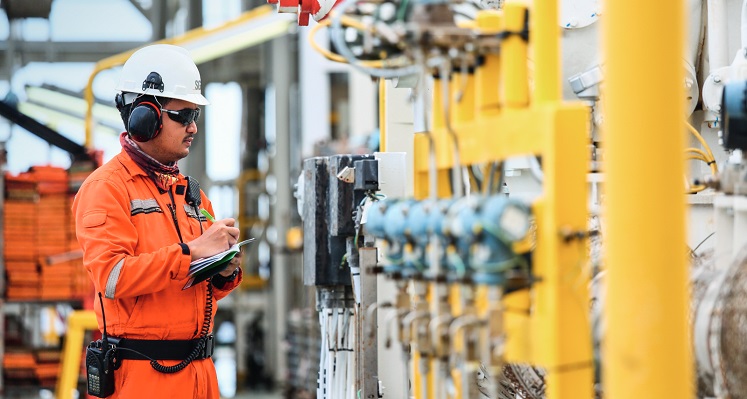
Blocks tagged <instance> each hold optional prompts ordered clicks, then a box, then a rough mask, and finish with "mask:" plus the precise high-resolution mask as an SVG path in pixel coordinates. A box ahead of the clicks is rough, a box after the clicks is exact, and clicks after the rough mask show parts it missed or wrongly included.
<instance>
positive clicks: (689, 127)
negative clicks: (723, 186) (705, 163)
mask: <svg viewBox="0 0 747 399" xmlns="http://www.w3.org/2000/svg"><path fill="white" fill-rule="evenodd" d="M685 127H687V130H689V131H690V133H692V135H693V136H695V138H696V139H697V140H698V142H700V145H701V146H703V148H704V149H705V152H706V154H708V159H709V160H710V161H712V162H713V163H712V164H710V163H709V165H712V167H711V170H712V171H714V172H713V174H714V175H715V174H717V173H718V166H717V165H716V158H715V157H714V156H713V152H712V151H711V147H710V146H708V143H707V142H706V141H705V140H704V139H703V136H702V135H701V134H700V132H698V130H697V129H695V128H694V127H693V125H691V124H690V122H688V121H685Z"/></svg>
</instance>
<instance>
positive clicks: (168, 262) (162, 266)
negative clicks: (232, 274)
mask: <svg viewBox="0 0 747 399" xmlns="http://www.w3.org/2000/svg"><path fill="white" fill-rule="evenodd" d="M73 208H74V211H75V220H76V234H77V236H78V242H79V243H80V245H81V247H82V248H83V254H84V255H83V263H84V265H85V266H86V268H87V269H88V272H89V273H90V275H91V277H92V278H93V282H94V286H95V288H96V290H97V292H102V293H104V292H105V293H106V295H107V297H108V298H111V299H114V298H118V299H121V298H129V297H135V296H139V295H145V294H150V293H154V292H158V291H161V290H164V289H166V288H167V287H168V285H169V284H171V283H172V281H171V280H183V279H185V278H186V276H187V273H188V271H189V263H190V261H191V257H190V255H185V254H183V253H182V249H181V246H180V245H179V243H178V242H174V244H173V245H168V246H165V247H161V248H158V249H156V250H155V251H152V252H144V253H139V254H137V255H136V248H137V247H138V245H139V242H138V240H139V237H138V231H137V228H136V226H135V225H134V224H133V223H132V220H131V218H130V202H129V199H128V197H127V193H126V192H125V191H124V190H123V189H121V188H119V187H117V186H116V185H115V184H113V183H112V182H111V181H108V180H104V179H101V180H93V181H91V182H88V183H87V184H84V185H83V187H81V189H80V191H79V192H78V195H76V197H75V201H74V204H73ZM150 234H154V235H158V234H168V232H165V231H163V232H159V231H152V232H150ZM140 239H147V238H143V237H140ZM113 284H115V286H112V285H113Z"/></svg>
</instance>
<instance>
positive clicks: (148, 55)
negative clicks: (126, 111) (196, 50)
mask: <svg viewBox="0 0 747 399" xmlns="http://www.w3.org/2000/svg"><path fill="white" fill-rule="evenodd" d="M201 89H202V80H201V79H200V71H199V70H198V69H197V65H195V62H194V61H193V60H192V57H191V56H190V55H189V52H188V51H187V50H185V49H184V48H182V47H178V46H173V45H170V44H154V45H151V46H146V47H143V48H141V49H139V50H137V51H135V52H134V53H133V54H132V55H131V56H130V58H129V59H128V60H127V62H125V64H124V66H123V67H122V74H121V77H120V79H119V84H118V85H117V90H119V91H121V92H123V93H136V94H147V95H153V96H159V97H168V98H176V99H179V100H185V101H189V102H191V103H195V104H197V105H207V104H209V103H210V102H209V101H208V100H207V98H205V97H204V96H203V95H202V93H201V92H200V90H201ZM127 102H129V101H127Z"/></svg>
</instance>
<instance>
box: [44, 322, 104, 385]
mask: <svg viewBox="0 0 747 399" xmlns="http://www.w3.org/2000/svg"><path fill="white" fill-rule="evenodd" d="M97 328H98V323H97V321H96V315H95V314H94V313H93V311H92V310H77V311H75V312H72V313H70V316H68V317H67V336H66V337H65V347H64V349H63V351H62V364H61V365H60V371H59V374H58V376H57V387H56V392H55V397H57V398H59V399H68V398H72V397H73V390H74V389H77V385H78V384H77V381H78V376H79V374H80V353H81V350H82V349H83V347H84V346H83V338H84V335H85V332H86V330H94V329H97Z"/></svg>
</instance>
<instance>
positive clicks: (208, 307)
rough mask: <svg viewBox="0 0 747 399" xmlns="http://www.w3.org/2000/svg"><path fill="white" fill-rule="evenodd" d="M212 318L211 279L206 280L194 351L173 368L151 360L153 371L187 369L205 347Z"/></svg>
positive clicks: (171, 372)
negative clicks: (204, 297) (198, 333)
mask: <svg viewBox="0 0 747 399" xmlns="http://www.w3.org/2000/svg"><path fill="white" fill-rule="evenodd" d="M212 318H213V283H212V282H211V279H208V280H207V297H206V303H205V315H204V319H203V321H202V331H201V334H200V340H199V341H197V345H196V346H195V348H194V349H192V352H191V353H190V354H189V355H188V356H187V358H186V359H184V360H182V361H181V362H180V363H179V364H175V365H173V366H164V365H162V364H161V363H158V361H156V360H154V359H152V360H151V361H150V366H151V367H153V369H154V370H156V371H158V372H159V373H164V374H173V373H176V372H178V371H181V370H183V369H184V368H185V367H187V366H188V365H189V364H190V363H192V361H194V360H195V359H197V357H198V356H199V355H200V353H201V352H202V351H203V350H204V349H205V345H207V337H208V335H209V334H210V322H211V320H212Z"/></svg>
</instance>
